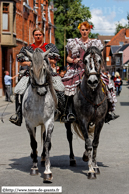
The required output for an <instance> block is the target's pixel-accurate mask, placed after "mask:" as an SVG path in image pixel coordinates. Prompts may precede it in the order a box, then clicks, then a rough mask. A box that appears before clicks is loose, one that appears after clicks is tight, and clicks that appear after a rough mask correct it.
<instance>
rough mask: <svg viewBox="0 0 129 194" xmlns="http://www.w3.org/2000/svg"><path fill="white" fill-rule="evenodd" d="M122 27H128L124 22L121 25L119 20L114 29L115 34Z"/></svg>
mask: <svg viewBox="0 0 129 194" xmlns="http://www.w3.org/2000/svg"><path fill="white" fill-rule="evenodd" d="M122 28H128V25H127V24H126V25H125V26H123V25H122V24H121V23H120V22H118V23H117V24H116V30H115V35H116V34H117V33H118V32H119V31H120V30H121V29H122Z"/></svg>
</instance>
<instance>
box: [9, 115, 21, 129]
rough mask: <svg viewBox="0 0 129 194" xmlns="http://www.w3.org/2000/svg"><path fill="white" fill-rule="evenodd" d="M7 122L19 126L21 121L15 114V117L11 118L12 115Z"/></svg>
mask: <svg viewBox="0 0 129 194" xmlns="http://www.w3.org/2000/svg"><path fill="white" fill-rule="evenodd" d="M9 121H10V122H11V123H13V124H15V125H17V126H21V124H22V121H21V118H20V117H19V116H18V115H17V114H16V117H15V118H13V115H12V116H11V117H10V119H9Z"/></svg>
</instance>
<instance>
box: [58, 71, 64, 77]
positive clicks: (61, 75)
mask: <svg viewBox="0 0 129 194" xmlns="http://www.w3.org/2000/svg"><path fill="white" fill-rule="evenodd" d="M64 74H65V73H64V71H63V70H61V71H60V74H59V75H60V77H61V78H63V77H64Z"/></svg>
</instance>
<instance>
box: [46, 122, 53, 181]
mask: <svg viewBox="0 0 129 194" xmlns="http://www.w3.org/2000/svg"><path fill="white" fill-rule="evenodd" d="M45 128H46V138H45V142H44V147H45V171H44V182H51V181H52V179H53V177H52V172H51V170H50V159H49V151H50V149H51V134H52V131H53V128H54V124H53V123H50V122H49V123H48V122H47V124H45Z"/></svg>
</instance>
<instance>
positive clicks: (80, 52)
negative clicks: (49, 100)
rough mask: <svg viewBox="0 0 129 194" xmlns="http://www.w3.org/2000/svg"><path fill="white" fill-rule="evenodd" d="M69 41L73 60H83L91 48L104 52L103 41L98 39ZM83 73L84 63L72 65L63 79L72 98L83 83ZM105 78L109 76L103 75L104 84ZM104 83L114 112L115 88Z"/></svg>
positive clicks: (67, 93)
mask: <svg viewBox="0 0 129 194" xmlns="http://www.w3.org/2000/svg"><path fill="white" fill-rule="evenodd" d="M67 41H68V42H67V45H66V48H67V52H68V53H69V52H71V58H73V59H76V58H81V59H82V60H83V56H84V53H85V52H86V50H87V49H88V48H89V47H91V46H95V47H97V48H98V49H99V50H100V51H101V50H103V47H104V46H103V44H102V43H101V41H100V40H97V39H89V40H88V42H87V43H83V42H82V41H81V39H80V38H74V39H68V40H67ZM83 73H84V64H83V63H82V62H81V63H79V64H70V69H69V70H68V71H67V73H66V74H65V76H64V77H63V78H62V82H63V83H64V85H65V95H67V96H71V95H74V94H75V93H76V88H77V85H78V84H79V83H80V82H81V80H82V76H83ZM105 78H106V79H107V76H106V77H105V75H103V74H102V80H103V82H104V80H105ZM104 83H105V84H106V85H107V95H108V100H109V102H111V104H112V110H111V111H113V110H114V109H115V103H116V102H117V99H116V96H115V92H114V86H113V85H112V83H111V82H109V81H108V83H107V82H104Z"/></svg>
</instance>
